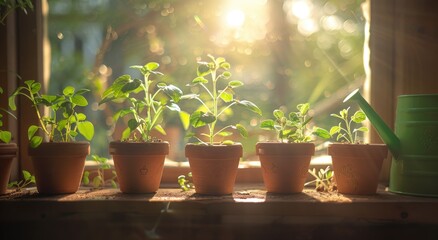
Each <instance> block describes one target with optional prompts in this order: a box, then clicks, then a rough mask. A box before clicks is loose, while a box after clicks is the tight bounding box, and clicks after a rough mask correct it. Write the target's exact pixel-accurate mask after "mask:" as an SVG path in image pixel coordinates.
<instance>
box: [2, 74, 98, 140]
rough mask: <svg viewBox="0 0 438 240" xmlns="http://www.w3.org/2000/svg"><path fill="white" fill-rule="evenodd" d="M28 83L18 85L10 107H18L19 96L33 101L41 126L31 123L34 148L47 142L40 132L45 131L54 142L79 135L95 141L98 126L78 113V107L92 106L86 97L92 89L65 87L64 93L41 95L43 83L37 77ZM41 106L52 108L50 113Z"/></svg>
mask: <svg viewBox="0 0 438 240" xmlns="http://www.w3.org/2000/svg"><path fill="white" fill-rule="evenodd" d="M24 83H25V85H24V86H21V87H18V88H17V89H16V90H15V92H14V93H13V94H12V95H11V96H10V97H9V107H10V108H11V109H12V110H16V108H17V107H16V105H15V98H16V97H17V96H18V95H21V96H24V97H26V98H27V99H28V100H29V101H30V102H31V103H32V106H33V108H34V109H35V112H36V114H37V116H38V120H39V126H36V125H31V126H30V127H29V129H28V138H29V141H30V146H31V147H32V148H36V147H38V146H39V145H40V144H41V143H42V142H43V137H41V136H38V135H36V134H37V132H38V130H42V132H43V133H44V134H45V136H46V137H47V139H48V140H49V141H50V142H55V141H60V142H71V141H74V140H75V138H76V136H77V135H78V134H80V135H82V136H83V137H85V139H87V140H89V141H90V140H91V139H92V138H93V136H94V126H93V124H92V123H91V122H90V121H87V117H86V115H85V114H83V113H79V112H77V110H76V108H77V107H85V106H87V105H88V101H87V99H86V98H85V97H84V96H83V94H85V93H86V92H89V90H88V89H81V90H78V91H76V89H75V88H74V87H72V86H68V87H66V88H64V90H63V91H62V94H58V95H44V94H40V90H41V84H40V83H38V82H35V81H34V80H28V81H25V82H24ZM40 106H44V107H47V108H48V109H49V114H48V115H43V113H44V112H43V111H42V110H41V109H40Z"/></svg>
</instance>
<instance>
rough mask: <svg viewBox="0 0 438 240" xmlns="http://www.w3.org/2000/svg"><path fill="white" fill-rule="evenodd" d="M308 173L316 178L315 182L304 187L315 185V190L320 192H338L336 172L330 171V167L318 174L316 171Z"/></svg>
mask: <svg viewBox="0 0 438 240" xmlns="http://www.w3.org/2000/svg"><path fill="white" fill-rule="evenodd" d="M308 172H309V173H310V174H311V175H312V176H313V177H314V178H315V180H313V181H310V182H307V183H305V184H304V186H307V185H310V184H313V183H314V184H315V190H316V191H318V192H329V191H335V190H336V184H335V179H334V172H333V171H332V170H330V166H327V167H326V168H325V169H319V171H318V172H316V169H315V168H313V169H312V170H310V169H309V170H308Z"/></svg>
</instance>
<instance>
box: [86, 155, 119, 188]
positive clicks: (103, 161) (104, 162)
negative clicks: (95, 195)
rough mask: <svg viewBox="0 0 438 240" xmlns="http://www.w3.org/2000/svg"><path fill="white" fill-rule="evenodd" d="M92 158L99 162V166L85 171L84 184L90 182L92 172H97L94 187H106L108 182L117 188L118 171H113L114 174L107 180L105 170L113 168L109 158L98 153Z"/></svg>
mask: <svg viewBox="0 0 438 240" xmlns="http://www.w3.org/2000/svg"><path fill="white" fill-rule="evenodd" d="M91 157H92V160H93V161H94V162H96V163H97V164H98V167H97V169H96V170H94V171H91V172H90V171H84V175H83V176H82V183H83V184H84V185H88V184H90V174H91V173H93V172H94V173H96V176H95V177H94V178H93V180H92V184H93V187H94V188H99V187H105V185H106V184H108V183H109V184H111V186H112V187H113V188H117V183H116V179H117V174H116V171H114V170H113V171H112V174H113V176H112V177H111V178H110V179H107V180H105V170H107V169H111V165H110V164H109V162H108V158H105V157H99V156H98V155H92V156H91Z"/></svg>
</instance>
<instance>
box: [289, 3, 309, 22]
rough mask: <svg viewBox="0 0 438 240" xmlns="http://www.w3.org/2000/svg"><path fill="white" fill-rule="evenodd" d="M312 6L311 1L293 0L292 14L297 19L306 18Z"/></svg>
mask: <svg viewBox="0 0 438 240" xmlns="http://www.w3.org/2000/svg"><path fill="white" fill-rule="evenodd" d="M312 7H313V6H312V3H310V2H309V1H306V0H298V1H293V2H292V14H293V15H294V16H295V17H297V18H299V19H305V18H308V17H310V15H311V13H312Z"/></svg>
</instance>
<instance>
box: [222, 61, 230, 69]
mask: <svg viewBox="0 0 438 240" xmlns="http://www.w3.org/2000/svg"><path fill="white" fill-rule="evenodd" d="M220 67H221V68H223V69H225V70H228V69H230V68H231V65H230V63H228V62H223V63H221V64H220Z"/></svg>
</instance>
